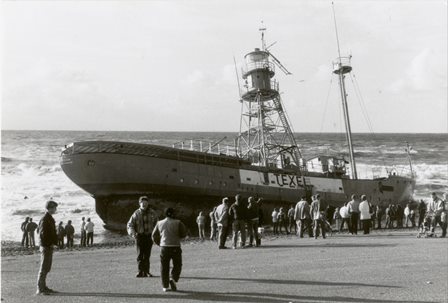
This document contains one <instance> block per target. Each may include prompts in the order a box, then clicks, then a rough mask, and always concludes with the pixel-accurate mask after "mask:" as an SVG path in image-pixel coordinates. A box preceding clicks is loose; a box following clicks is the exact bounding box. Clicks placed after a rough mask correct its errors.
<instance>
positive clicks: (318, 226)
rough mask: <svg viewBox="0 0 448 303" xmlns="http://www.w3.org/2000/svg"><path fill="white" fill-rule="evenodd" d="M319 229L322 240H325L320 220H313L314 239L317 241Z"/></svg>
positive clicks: (323, 227) (322, 223)
mask: <svg viewBox="0 0 448 303" xmlns="http://www.w3.org/2000/svg"><path fill="white" fill-rule="evenodd" d="M319 229H320V230H321V233H322V238H324V239H325V238H326V237H325V226H324V221H323V220H322V219H316V220H314V239H317V237H318V236H319Z"/></svg>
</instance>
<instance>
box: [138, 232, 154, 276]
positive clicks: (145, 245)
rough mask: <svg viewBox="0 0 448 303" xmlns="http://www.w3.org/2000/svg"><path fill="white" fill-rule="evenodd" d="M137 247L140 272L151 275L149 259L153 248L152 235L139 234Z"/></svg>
mask: <svg viewBox="0 0 448 303" xmlns="http://www.w3.org/2000/svg"><path fill="white" fill-rule="evenodd" d="M135 246H136V248H137V264H138V271H139V272H145V273H147V274H149V258H150V257H151V248H152V239H151V235H150V234H149V235H145V234H137V237H136V238H135Z"/></svg>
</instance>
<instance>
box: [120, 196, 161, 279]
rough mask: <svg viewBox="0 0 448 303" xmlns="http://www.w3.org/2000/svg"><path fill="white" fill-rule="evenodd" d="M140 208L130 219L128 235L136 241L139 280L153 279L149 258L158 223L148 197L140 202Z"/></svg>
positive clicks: (142, 198) (144, 197) (142, 197)
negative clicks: (155, 227)
mask: <svg viewBox="0 0 448 303" xmlns="http://www.w3.org/2000/svg"><path fill="white" fill-rule="evenodd" d="M138 203H139V205H140V208H139V209H137V210H136V211H135V212H134V213H133V214H132V216H131V218H130V219H129V222H128V225H127V230H128V234H129V235H130V236H131V237H133V238H134V239H135V246H136V248H137V264H138V273H137V275H136V277H137V278H146V277H152V276H153V275H152V274H151V273H150V272H149V258H150V257H151V248H152V243H153V242H152V239H151V234H152V231H153V229H154V225H155V223H156V222H157V216H156V213H155V212H154V210H152V209H151V208H150V207H149V200H148V197H146V196H141V197H140V199H139V200H138Z"/></svg>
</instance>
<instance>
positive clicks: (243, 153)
mask: <svg viewBox="0 0 448 303" xmlns="http://www.w3.org/2000/svg"><path fill="white" fill-rule="evenodd" d="M264 30H265V29H264V28H262V29H261V37H262V38H261V41H262V45H261V49H260V48H256V49H255V50H254V51H252V52H250V53H248V54H247V55H246V56H245V68H244V70H243V72H242V78H243V81H244V85H243V87H242V88H240V92H241V94H240V96H241V99H240V102H241V103H242V111H241V124H240V132H239V136H238V137H237V138H236V140H235V147H234V148H233V151H231V150H227V152H225V153H223V152H222V151H220V150H218V152H214V147H215V146H214V145H210V146H208V147H207V146H203V145H202V144H201V145H200V147H199V148H195V147H194V144H191V145H189V146H181V147H176V146H173V147H168V146H159V145H152V144H138V143H129V142H117V141H86V142H74V143H71V144H69V145H67V146H66V148H65V149H64V150H63V151H62V154H61V159H60V163H61V167H62V170H63V171H64V172H65V174H66V175H67V176H68V177H69V178H70V179H71V180H72V181H73V182H74V183H75V184H77V185H78V186H79V187H81V188H82V189H83V190H85V191H86V192H88V193H89V194H90V195H91V196H92V197H93V198H94V199H95V203H96V212H97V213H98V215H99V216H100V217H101V218H102V220H103V221H104V223H105V227H106V228H108V229H113V230H124V229H125V223H126V222H127V220H128V219H129V217H130V215H131V214H132V212H133V211H134V210H135V209H136V208H137V207H138V204H137V201H138V197H139V196H141V195H147V196H149V197H150V199H151V201H152V205H153V206H154V207H155V208H156V209H158V210H161V209H163V208H164V207H167V206H174V207H175V208H176V209H177V210H178V215H179V216H180V217H181V218H182V219H183V220H185V221H186V222H187V223H189V224H191V225H192V226H194V220H195V217H196V216H197V213H198V211H200V210H210V209H211V208H212V207H213V206H216V205H218V204H219V203H220V201H221V199H222V197H225V196H229V197H231V196H234V195H236V194H241V195H242V197H243V198H247V197H249V196H258V197H263V200H264V203H263V205H264V207H265V208H266V209H269V211H271V210H272V207H273V206H274V205H284V206H287V205H289V204H291V203H295V202H297V201H298V200H299V198H300V197H301V196H306V197H308V198H310V197H311V195H313V194H317V193H319V194H320V196H321V199H323V200H326V201H327V202H328V203H329V204H330V205H332V206H334V207H338V206H340V205H341V204H343V203H344V202H346V201H348V200H349V197H350V195H352V194H358V195H360V194H365V195H367V198H368V200H369V201H371V202H372V203H373V204H377V203H388V202H389V201H393V202H394V203H406V202H407V201H409V200H410V199H411V198H412V195H413V190H414V186H415V181H414V180H413V178H412V176H410V177H409V176H402V175H398V173H390V174H389V175H388V176H386V177H379V178H374V179H362V178H358V176H357V172H356V164H355V158H354V152H353V146H352V137H351V130H350V121H349V113H348V108H347V99H346V92H345V83H344V78H345V76H344V75H345V74H347V73H349V72H350V71H351V70H352V67H351V65H350V58H349V57H341V55H340V54H339V57H338V58H337V60H336V62H335V63H334V70H333V73H334V74H335V75H337V76H338V78H339V84H340V91H341V96H342V104H343V109H344V117H345V125H346V133H347V143H348V146H349V155H350V161H349V162H348V161H346V160H345V159H344V158H343V157H337V156H329V155H316V156H315V157H314V158H312V159H304V158H303V157H302V153H301V151H300V149H299V146H298V144H297V142H296V139H295V137H294V134H293V132H292V130H291V127H290V124H289V121H288V118H287V115H286V113H285V111H284V108H283V105H282V100H281V97H280V93H279V85H278V82H277V80H276V79H275V78H274V76H275V71H276V68H278V69H280V70H282V71H283V72H285V73H287V74H288V73H289V72H288V70H287V69H286V68H285V67H284V66H283V65H282V64H281V63H280V61H279V60H278V59H277V58H276V57H274V56H273V55H272V53H271V52H270V51H269V49H268V48H267V47H266V44H265V39H264ZM185 147H186V148H185ZM348 163H350V168H349V167H347V166H346V164H348Z"/></svg>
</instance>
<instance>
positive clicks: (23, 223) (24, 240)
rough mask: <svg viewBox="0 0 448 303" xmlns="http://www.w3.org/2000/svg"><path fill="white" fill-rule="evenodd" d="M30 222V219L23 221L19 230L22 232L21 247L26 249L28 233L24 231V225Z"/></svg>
mask: <svg viewBox="0 0 448 303" xmlns="http://www.w3.org/2000/svg"><path fill="white" fill-rule="evenodd" d="M29 220H30V217H26V218H25V221H23V222H22V225H21V226H20V229H21V230H22V246H26V247H28V244H29V243H28V233H27V231H26V225H27V224H28V221H29Z"/></svg>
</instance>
